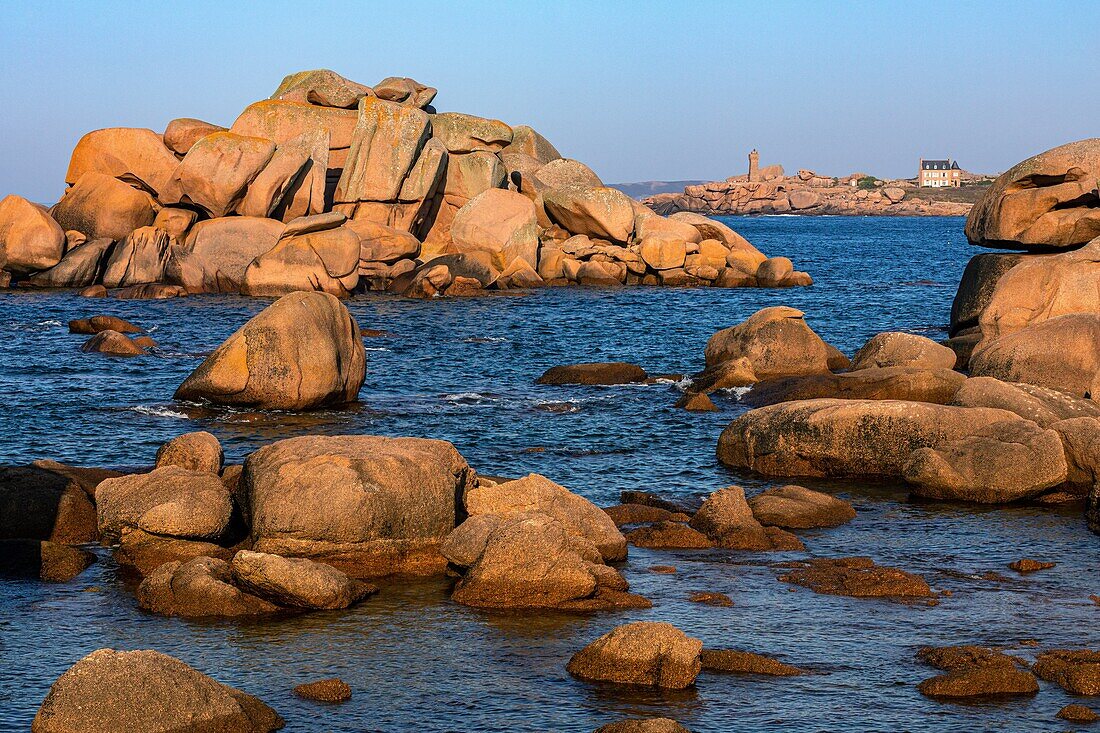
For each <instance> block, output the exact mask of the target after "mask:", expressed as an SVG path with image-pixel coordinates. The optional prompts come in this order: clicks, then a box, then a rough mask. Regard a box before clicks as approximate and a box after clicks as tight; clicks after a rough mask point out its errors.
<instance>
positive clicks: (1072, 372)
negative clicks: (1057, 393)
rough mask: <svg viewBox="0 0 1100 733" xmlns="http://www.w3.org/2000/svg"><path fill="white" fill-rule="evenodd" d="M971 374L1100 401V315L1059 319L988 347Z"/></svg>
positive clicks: (977, 352)
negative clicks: (1098, 396)
mask: <svg viewBox="0 0 1100 733" xmlns="http://www.w3.org/2000/svg"><path fill="white" fill-rule="evenodd" d="M970 373H971V374H972V375H974V376H981V377H995V378H996V379H1000V380H1001V381H1004V382H1025V383H1027V384H1032V385H1036V386H1039V387H1048V388H1050V389H1059V390H1064V391H1066V392H1069V393H1070V394H1072V395H1075V396H1077V397H1092V398H1095V397H1096V396H1097V395H1100V314H1097V313H1075V314H1071V315H1065V316H1059V317H1058V318H1052V319H1050V320H1047V321H1041V322H1039V323H1035V324H1033V325H1030V326H1028V327H1026V328H1023V329H1020V330H1019V331H1016V332H1014V333H1010V334H1008V335H1007V336H1001V337H1000V338H998V339H995V340H992V341H988V342H986V341H983V342H982V343H981V344H980V345H979V347H978V348H977V349H976V350H975V352H974V354H973V355H972V356H971V358H970Z"/></svg>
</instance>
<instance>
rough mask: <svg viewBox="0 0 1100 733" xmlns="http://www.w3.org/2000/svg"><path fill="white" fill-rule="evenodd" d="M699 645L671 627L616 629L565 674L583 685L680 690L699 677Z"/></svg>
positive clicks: (581, 655) (638, 624) (578, 657)
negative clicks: (614, 685)
mask: <svg viewBox="0 0 1100 733" xmlns="http://www.w3.org/2000/svg"><path fill="white" fill-rule="evenodd" d="M702 649H703V643H702V642H701V641H699V640H698V639H693V638H691V637H690V636H688V635H687V634H685V633H684V632H682V631H680V630H679V629H677V628H676V627H675V626H673V625H672V624H668V623H655V622H651V621H640V622H636V623H632V624H625V625H623V626H619V627H616V628H615V629H614V630H612V631H610V632H608V633H607V634H604V635H603V636H601V637H600V638H598V639H596V640H595V641H594V642H592V643H591V644H589V645H588V646H586V647H585V648H584V649H582V650H581V651H579V652H577V653H576V654H574V655H573V658H572V659H570V660H569V664H568V665H566V670H567V671H568V672H569V674H571V675H573V676H574V677H577V678H579V679H582V680H585V681H586V682H611V683H614V684H619V685H645V686H649V687H663V688H668V689H674V690H679V689H684V688H686V687H690V686H691V685H693V684H694V683H695V677H696V675H698V674H699V670H700V666H701V665H700V662H699V653H700V652H701V651H702Z"/></svg>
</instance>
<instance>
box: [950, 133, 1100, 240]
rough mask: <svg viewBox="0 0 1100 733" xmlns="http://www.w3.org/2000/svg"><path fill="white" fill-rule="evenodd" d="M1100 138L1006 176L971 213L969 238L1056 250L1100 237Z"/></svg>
mask: <svg viewBox="0 0 1100 733" xmlns="http://www.w3.org/2000/svg"><path fill="white" fill-rule="evenodd" d="M1097 179H1100V138H1089V139H1086V140H1078V141H1076V142H1072V143H1067V144H1066V145H1060V146H1058V147H1056V148H1052V149H1051V150H1047V151H1046V152H1043V153H1039V154H1038V155H1035V156H1032V157H1031V158H1028V159H1027V160H1025V161H1023V162H1021V163H1017V164H1016V165H1014V166H1013V167H1012V168H1009V169H1008V170H1007V171H1005V172H1004V173H1002V174H1001V175H1000V176H999V177H998V178H997V180H995V181H994V182H993V185H992V186H990V187H989V190H987V191H986V192H985V194H983V195H982V198H981V199H980V200H979V201H978V203H976V204H975V205H974V208H973V209H971V211H970V215H969V216H968V217H967V219H966V238H967V239H969V240H970V243H971V244H976V245H980V246H982V247H996V248H999V249H1026V250H1034V251H1050V250H1058V249H1073V248H1075V247H1080V246H1081V245H1083V244H1085V243H1086V242H1088V241H1089V240H1091V239H1094V238H1095V237H1098V236H1100V208H1098V207H1097V205H1096V204H1097V201H1098V199H1097V193H1096V181H1097Z"/></svg>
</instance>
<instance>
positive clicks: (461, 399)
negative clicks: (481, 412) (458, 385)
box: [443, 392, 497, 405]
mask: <svg viewBox="0 0 1100 733" xmlns="http://www.w3.org/2000/svg"><path fill="white" fill-rule="evenodd" d="M443 399H445V400H446V401H447V402H453V403H455V404H458V405H478V404H481V403H483V402H496V401H497V400H496V398H495V397H489V396H488V395H483V394H481V393H480V392H458V393H456V394H445V395H443Z"/></svg>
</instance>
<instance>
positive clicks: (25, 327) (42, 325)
mask: <svg viewBox="0 0 1100 733" xmlns="http://www.w3.org/2000/svg"><path fill="white" fill-rule="evenodd" d="M63 325H65V324H63V323H62V322H61V321H59V320H57V319H55V318H49V319H47V320H45V321H9V322H8V326H9V327H11V328H13V329H15V330H16V331H48V330H50V329H51V328H57V327H58V326H63Z"/></svg>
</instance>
